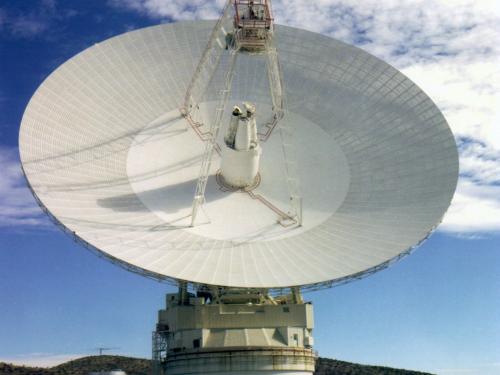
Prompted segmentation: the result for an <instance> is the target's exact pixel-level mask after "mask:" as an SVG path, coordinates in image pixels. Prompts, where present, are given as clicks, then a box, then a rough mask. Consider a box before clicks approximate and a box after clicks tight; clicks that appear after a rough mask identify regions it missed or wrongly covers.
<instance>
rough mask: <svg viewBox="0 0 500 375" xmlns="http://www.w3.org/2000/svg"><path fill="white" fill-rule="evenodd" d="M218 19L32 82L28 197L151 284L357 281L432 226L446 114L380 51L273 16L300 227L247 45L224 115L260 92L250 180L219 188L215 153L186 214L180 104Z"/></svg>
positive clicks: (448, 157)
mask: <svg viewBox="0 0 500 375" xmlns="http://www.w3.org/2000/svg"><path fill="white" fill-rule="evenodd" d="M213 27H214V23H213V22H211V21H202V22H200V21H196V22H181V23H176V24H166V25H160V26H155V27H149V28H145V29H141V30H137V31H132V32H128V33H125V34H123V35H120V36H117V37H114V38H111V39H108V40H106V41H104V42H102V43H99V44H96V45H94V46H92V47H90V48H88V49H87V50H85V51H83V52H82V53H80V54H78V55H77V56H75V57H73V58H72V59H70V60H69V61H67V62H66V63H64V64H63V65H61V66H60V67H59V68H58V69H57V70H56V71H55V72H54V73H52V74H51V75H50V76H49V77H48V78H47V79H46V80H45V81H44V82H43V84H42V85H41V86H40V87H39V89H38V90H37V91H36V93H35V94H34V96H33V98H32V99H31V101H30V103H29V105H28V107H27V109H26V112H25V114H24V117H23V120H22V126H21V132H20V152H21V160H22V164H23V168H24V172H25V175H26V177H27V179H28V181H29V184H30V187H31V189H32V191H33V193H34V195H35V197H36V198H37V200H38V201H39V203H40V204H41V206H42V207H43V208H44V209H45V210H46V211H47V212H48V213H49V214H50V215H51V216H52V217H53V218H54V219H55V220H57V222H58V223H60V224H61V225H62V226H63V227H64V229H65V230H67V231H69V232H71V233H72V234H73V235H74V236H75V237H77V238H79V239H81V240H82V241H83V242H84V243H85V244H87V245H88V246H89V247H91V248H93V249H95V250H97V251H98V252H99V254H102V255H104V256H106V257H108V258H109V259H111V260H112V261H114V262H116V263H119V264H121V265H123V266H125V267H127V268H129V269H132V270H135V271H137V272H140V273H143V274H146V275H149V276H152V277H155V278H158V279H169V280H174V279H175V280H189V281H191V282H194V283H200V284H212V285H220V286H230V287H249V288H282V287H289V286H299V285H301V286H307V285H312V284H319V283H330V284H331V283H338V282H341V281H345V280H348V279H350V278H354V277H359V276H362V275H363V274H366V273H368V272H372V271H375V270H378V269H380V268H382V267H384V266H386V265H387V264H389V262H391V261H392V260H395V259H399V257H401V256H402V255H404V254H406V253H408V252H409V251H410V250H411V249H412V248H414V247H415V246H416V245H417V244H419V243H420V242H421V241H422V240H423V239H425V238H426V237H427V236H428V235H429V233H430V232H431V231H432V230H433V229H434V228H435V227H436V225H437V224H438V223H439V222H440V220H441V218H442V216H443V214H444V212H445V211H446V209H447V207H448V206H449V204H450V200H451V198H452V195H453V192H454V190H455V186H456V182H457V174H458V157H457V151H456V146H455V142H454V139H453V136H452V133H451V131H450V129H449V127H448V125H447V123H446V121H445V119H444V117H443V115H442V114H441V113H440V111H439V110H438V109H437V107H436V106H435V105H434V104H433V102H432V101H431V100H430V99H429V98H428V97H427V95H426V94H425V93H423V92H422V91H421V90H420V89H419V88H418V87H417V86H416V85H415V84H414V83H412V82H411V81H410V80H409V79H408V78H406V77H405V76H404V75H403V74H401V73H400V72H399V71H398V70H396V69H394V68H393V67H391V66H390V65H388V64H386V63H385V62H383V61H381V60H379V59H378V58H376V57H374V56H372V55H370V54H368V53H366V52H364V51H362V50H361V49H358V48H355V47H353V46H349V45H346V44H344V43H342V42H340V41H337V40H334V39H331V38H328V37H325V36H322V35H319V34H315V33H311V32H307V31H303V30H299V29H295V28H291V27H285V26H277V27H276V30H277V35H278V38H277V42H276V43H277V46H278V49H279V52H280V61H281V69H282V73H283V79H284V82H285V85H284V86H285V89H286V98H287V113H286V115H285V117H284V118H283V120H281V122H282V123H284V124H286V125H287V126H290V127H292V128H293V129H294V132H295V134H294V139H295V154H296V163H297V174H298V176H296V177H297V178H298V179H299V180H300V190H301V193H300V196H301V215H300V218H301V219H300V221H301V222H299V221H298V220H293V218H292V217H291V216H290V214H289V212H288V211H287V210H288V207H289V199H290V195H289V194H288V190H287V184H288V183H289V181H288V179H289V178H290V176H289V175H287V174H286V171H287V168H288V167H289V162H290V161H287V160H286V158H285V157H284V156H283V152H282V151H283V150H282V149H283V147H284V146H283V145H285V147H286V144H287V143H286V139H285V140H284V139H283V137H280V135H279V134H278V132H277V131H273V129H269V127H267V128H266V124H265V121H263V120H262V119H264V118H266V116H269V114H270V113H271V111H272V108H271V107H270V105H269V103H268V100H263V99H262V98H263V95H267V94H263V93H267V92H269V87H268V86H267V85H268V83H267V82H268V79H267V78H268V77H266V74H265V72H266V70H265V67H264V68H263V67H262V66H259V64H261V63H259V62H255V61H253V60H252V59H251V58H250V57H251V55H250V54H249V55H247V56H245V55H244V54H243V55H242V56H240V57H239V58H238V61H237V62H236V64H238V66H237V67H238V72H239V73H237V74H236V75H235V77H234V78H233V82H232V85H233V90H232V91H231V97H230V98H229V103H230V104H231V108H227V109H226V112H227V113H226V114H224V116H226V115H227V116H228V118H229V116H230V115H231V110H232V106H233V105H235V104H240V105H241V103H242V102H244V101H251V102H252V103H254V104H255V108H256V112H255V113H256V114H255V116H256V121H257V130H258V134H259V139H260V147H261V149H262V153H261V155H260V169H259V174H258V176H257V178H256V179H255V183H253V184H252V186H249V187H248V188H246V189H239V190H238V189H234V188H231V186H228V185H227V184H226V183H225V181H224V179H223V178H222V177H221V175H220V173H219V172H220V164H221V161H220V159H221V156H220V155H219V153H217V152H215V153H214V155H213V162H212V164H211V166H210V169H209V174H208V181H207V184H206V190H205V203H204V204H203V205H202V206H201V207H200V210H199V213H198V214H197V218H196V223H195V225H192V220H191V215H192V206H193V203H192V202H193V194H194V192H195V189H196V186H197V181H198V179H199V173H200V164H201V162H202V158H203V152H204V151H203V150H204V144H205V142H206V138H204V134H206V133H205V129H203V126H198V125H196V123H194V125H193V123H189V122H188V121H187V120H186V119H185V118H184V117H183V116H181V115H180V112H179V108H181V107H182V104H183V100H184V95H185V93H186V90H187V88H188V85H189V83H190V80H191V78H192V76H193V74H194V72H195V69H196V66H197V65H196V63H197V62H198V60H199V59H200V56H201V54H202V52H203V50H204V48H205V45H206V44H207V41H208V38H209V35H210V33H211V30H212V29H213ZM263 72H264V73H263ZM222 79H223V77H219V76H217V75H215V76H214V78H213V80H215V81H216V80H222ZM215 105H216V104H215V101H213V100H210V97H208V98H207V99H206V100H205V101H204V102H202V103H200V105H199V108H198V110H199V112H200V113H204V114H205V117H206V118H211V116H212V117H213V116H214V112H215V111H214V106H215ZM223 133H224V131H222V132H221V135H220V137H219V139H217V142H218V144H221V143H222V142H224V140H223V139H222V137H223V136H224V134H223ZM216 151H217V150H216Z"/></svg>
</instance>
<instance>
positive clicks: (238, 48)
mask: <svg viewBox="0 0 500 375" xmlns="http://www.w3.org/2000/svg"><path fill="white" fill-rule="evenodd" d="M240 53H246V54H252V55H260V56H264V57H265V59H266V67H267V77H268V82H269V90H270V99H271V104H272V114H271V120H270V121H269V122H268V123H267V124H266V128H267V131H266V133H265V134H263V139H262V140H263V141H266V140H267V138H269V136H270V135H271V132H272V131H273V129H274V128H275V127H276V126H277V125H278V122H280V120H282V119H283V117H284V116H285V93H284V89H283V77H282V72H281V67H280V62H279V56H278V50H277V48H276V43H275V36H274V25H273V17H272V12H271V1H270V0H255V1H251V0H229V1H228V2H227V3H226V6H225V7H224V9H223V11H222V16H221V17H220V18H219V20H218V21H217V23H216V25H215V27H214V29H213V30H212V33H211V34H210V38H209V40H208V43H207V46H206V48H205V50H204V52H203V54H202V57H201V59H200V61H199V63H198V66H197V67H196V70H195V73H194V75H193V77H192V79H191V81H190V83H189V86H188V89H187V92H186V95H185V98H184V104H183V106H182V108H181V113H182V115H183V116H184V117H185V118H186V119H187V120H188V121H189V123H190V124H191V125H192V126H193V127H196V128H200V127H202V126H205V124H206V123H207V122H209V125H208V131H207V132H206V133H205V134H206V140H205V151H204V153H203V155H204V156H203V159H202V163H201V168H200V172H199V176H198V182H197V184H196V191H195V194H194V198H193V204H192V210H191V226H194V225H195V223H196V217H197V215H198V211H199V208H200V206H201V205H202V204H203V203H204V201H205V189H206V185H207V182H208V176H209V173H210V167H211V163H212V158H213V153H214V150H218V145H217V139H218V134H219V130H220V128H221V125H222V122H223V120H224V111H225V109H226V107H227V102H228V100H229V98H230V95H231V88H232V85H231V84H232V81H233V76H234V74H235V65H236V61H237V56H238V54H240ZM225 55H227V56H228V58H227V60H228V62H227V63H226V64H225V65H224V64H222V67H221V61H224V56H225ZM219 68H222V69H223V76H224V80H223V85H222V87H221V88H219V89H218V90H216V91H215V92H212V93H209V96H210V97H212V98H215V100H216V103H217V104H216V107H215V115H214V116H213V118H212V120H211V121H210V120H208V121H207V120H206V119H201V120H200V119H199V120H198V121H195V120H194V118H195V117H197V118H199V115H198V116H197V114H196V113H195V112H196V111H197V110H199V108H200V102H201V101H202V100H203V99H202V98H204V97H205V96H206V95H207V88H208V86H209V83H210V82H211V81H212V80H213V79H214V75H215V74H216V72H217V70H218V69H219ZM279 131H280V136H281V140H282V150H283V156H284V160H285V172H286V177H285V178H286V182H287V187H288V192H289V196H290V209H289V212H288V214H287V215H285V216H284V217H283V218H282V219H281V220H284V221H291V222H293V223H295V224H298V225H302V206H301V205H302V200H301V196H300V183H299V178H298V172H297V156H296V149H295V140H294V133H293V128H292V127H291V126H290V125H289V124H287V123H286V121H285V122H281V123H280V124H279Z"/></svg>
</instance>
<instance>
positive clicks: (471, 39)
mask: <svg viewBox="0 0 500 375" xmlns="http://www.w3.org/2000/svg"><path fill="white" fill-rule="evenodd" d="M309 3H310V2H309V1H305V0H296V1H291V2H284V1H275V2H274V8H275V15H276V18H277V21H278V22H279V23H283V24H288V25H292V26H297V27H301V28H305V29H309V30H312V31H316V32H321V33H324V34H326V35H330V36H332V37H336V38H338V39H341V40H344V41H346V42H349V43H353V44H357V45H358V46H360V47H362V48H364V49H366V50H367V51H369V52H371V53H373V54H375V55H377V56H378V57H381V58H383V59H384V60H386V61H388V62H389V63H391V64H393V65H394V66H396V67H398V68H399V69H401V70H402V71H403V72H404V73H405V74H407V75H408V76H409V77H410V78H411V79H413V80H414V81H415V82H416V83H417V84H418V85H419V86H421V87H422V88H423V89H424V90H425V91H426V92H427V93H428V94H429V95H430V96H431V98H432V99H433V100H434V101H435V102H436V103H437V105H438V106H439V107H440V108H441V110H442V111H443V112H444V114H445V116H446V118H447V120H448V121H449V123H450V127H451V128H452V130H453V132H454V134H455V136H456V138H457V143H458V145H459V151H460V163H461V177H460V181H459V185H458V190H457V194H456V196H455V198H454V201H453V204H452V207H451V208H450V210H449V212H448V214H447V216H446V217H445V220H444V223H443V225H442V226H441V229H440V230H439V231H438V232H437V233H435V234H434V235H433V236H432V237H431V238H430V239H429V240H428V241H427V242H425V243H424V245H423V246H422V247H421V248H420V249H419V250H417V251H416V252H415V253H414V254H413V255H411V256H410V257H407V258H405V259H404V260H402V261H401V262H399V263H397V264H396V265H394V266H393V267H391V268H389V269H387V270H384V271H382V272H380V273H378V274H375V275H373V276H371V277H368V278H366V279H363V280H360V281H357V282H354V283H351V284H347V285H344V286H341V287H337V288H334V289H329V290H323V291H320V292H316V293H311V294H308V295H307V298H308V299H310V300H312V301H313V303H314V305H315V319H316V330H315V338H316V346H315V348H316V349H317V350H318V351H319V353H320V355H321V356H325V357H331V358H338V359H342V360H348V361H354V362H360V363H369V364H381V365H388V366H394V367H404V368H412V369H420V370H426V371H432V372H435V373H439V374H481V375H484V374H486V375H487V374H499V373H500V352H499V351H498V348H499V347H500V252H499V249H500V235H499V234H500V131H499V128H500V124H499V115H498V113H499V112H498V108H499V107H500V101H499V100H500V99H499V98H500V68H499V67H498V66H499V64H498V61H499V57H500V50H499V46H498V45H497V44H498V43H495V39H496V40H498V37H499V36H500V33H499V31H500V30H499V27H500V26H499V25H500V22H499V21H500V11H499V10H498V9H497V8H498V5H496V4H495V1H469V0H456V1H453V2H449V1H444V2H442V1H435V0H421V1H391V0H382V1H377V2H375V1H371V0H367V1H365V2H363V4H359V2H355V1H352V2H351V1H347V0H346V1H330V0H322V1H317V2H315V3H314V4H312V5H311V4H309ZM220 5H221V2H220V1H213V2H206V1H201V0H188V1H179V0H174V1H161V0H123V1H119V0H110V1H107V2H104V1H85V2H83V1H49V0H45V1H43V0H40V1H39V0H25V1H14V0H12V1H8V0H7V1H6V0H3V1H0V270H1V271H0V361H1V360H7V361H13V362H18V363H27V364H50V363H56V362H58V361H61V360H65V359H67V358H72V357H75V356H79V355H85V354H91V353H95V352H96V351H95V350H94V351H93V348H95V347H98V346H109V347H118V348H119V349H116V350H115V351H114V352H115V353H117V354H124V355H134V356H141V357H149V355H150V334H151V331H152V329H153V327H154V324H155V319H156V311H157V310H158V309H159V308H161V307H162V306H163V301H164V293H165V292H168V291H170V290H172V288H170V287H168V286H167V285H165V284H160V283H157V282H154V281H152V280H149V279H145V278H142V277H140V276H138V275H135V274H131V273H129V272H127V271H125V270H123V269H121V268H118V267H116V266H114V265H112V264H110V263H108V262H106V261H103V260H102V259H99V258H97V257H96V256H94V255H93V254H91V253H89V252H88V251H86V250H84V249H83V248H81V247H80V246H78V245H77V244H75V243H74V242H73V241H72V240H71V238H68V237H66V236H65V235H64V234H63V233H62V232H60V231H58V230H57V229H56V228H55V227H53V226H52V224H50V223H49V222H48V220H47V219H46V218H44V216H43V215H42V214H41V212H40V210H39V209H38V207H37V206H36V205H35V203H34V201H33V199H32V198H31V196H30V194H29V192H28V191H27V189H26V187H25V185H24V181H23V179H22V176H21V173H20V168H19V163H18V156H17V155H18V154H17V135H18V130H19V124H20V121H21V117H22V114H23V111H24V108H25V107H26V105H27V103H28V101H29V99H30V97H31V95H32V94H33V92H34V91H35V90H36V88H37V87H38V86H39V85H40V83H41V82H42V81H43V79H44V78H45V77H47V76H48V75H49V74H50V73H51V71H53V70H54V69H55V68H56V67H57V66H58V65H60V64H61V63H63V62H64V61H66V60H67V59H68V58H70V57H72V56H73V55H75V54H76V53H78V52H79V51H81V50H82V49H84V48H86V47H89V46H91V45H92V44H94V43H95V42H98V41H100V40H103V39H106V38H108V37H111V36H113V35H117V34H120V33H123V32H126V31H128V30H132V29H136V28H140V27H144V26H149V25H154V24H157V23H159V22H171V21H176V20H183V19H193V18H214V17H215V16H216V15H217V12H218V9H219V8H220Z"/></svg>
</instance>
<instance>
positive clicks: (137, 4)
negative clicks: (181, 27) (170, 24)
mask: <svg viewBox="0 0 500 375" xmlns="http://www.w3.org/2000/svg"><path fill="white" fill-rule="evenodd" d="M109 3H110V4H111V5H112V6H114V7H116V8H127V9H130V10H134V11H137V12H139V13H142V14H146V15H148V16H149V17H151V18H154V19H166V20H173V21H180V20H188V19H216V18H219V12H220V10H221V9H222V7H223V5H224V4H225V3H226V1H225V0H210V1H206V0H189V1H185V0H167V1H162V0H110V1H109Z"/></svg>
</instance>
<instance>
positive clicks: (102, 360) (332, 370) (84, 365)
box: [0, 355, 430, 375]
mask: <svg viewBox="0 0 500 375" xmlns="http://www.w3.org/2000/svg"><path fill="white" fill-rule="evenodd" d="M116 369H121V370H123V371H125V372H126V373H127V374H128V375H149V374H150V373H151V361H150V360H149V359H140V358H130V357H121V356H115V355H100V356H91V357H83V358H79V359H75V360H73V361H69V362H66V363H63V364H61V365H59V366H55V367H51V368H36V367H24V366H15V365H10V364H7V363H0V375H87V374H88V373H89V372H92V371H111V370H116ZM315 375H430V374H429V373H424V372H417V371H409V370H399V369H393V368H389V367H380V366H366V365H358V364H355V363H349V362H343V361H337V360H335V359H328V358H318V361H317V364H316V371H315Z"/></svg>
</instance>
